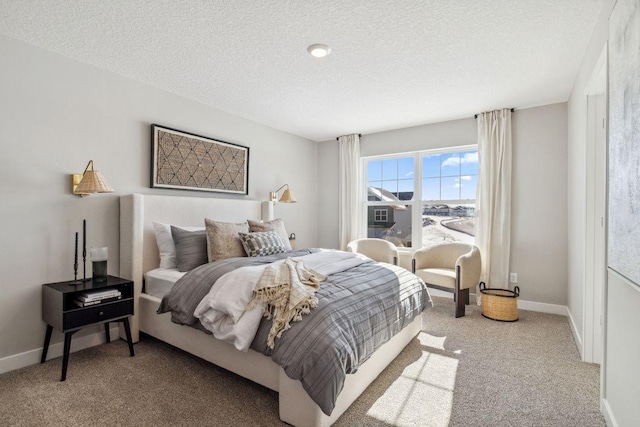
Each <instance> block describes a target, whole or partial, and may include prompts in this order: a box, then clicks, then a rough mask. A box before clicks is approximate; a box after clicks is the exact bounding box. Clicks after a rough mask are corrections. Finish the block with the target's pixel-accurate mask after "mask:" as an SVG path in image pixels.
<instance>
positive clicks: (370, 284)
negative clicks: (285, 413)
mask: <svg viewBox="0 0 640 427" xmlns="http://www.w3.org/2000/svg"><path fill="white" fill-rule="evenodd" d="M311 252H314V250H308V249H305V250H298V251H291V252H287V253H284V254H278V255H272V256H267V257H257V258H231V259H228V260H222V261H218V262H214V263H210V264H205V265H203V266H200V267H198V268H195V269H194V270H191V271H190V272H189V273H187V274H185V275H184V277H183V278H182V279H180V280H178V281H177V282H176V284H175V285H174V286H173V288H172V290H171V292H170V293H169V294H167V295H166V296H165V297H164V298H163V299H162V303H161V304H160V308H159V309H158V313H165V312H169V311H171V318H172V321H174V322H175V323H180V324H184V325H191V326H195V327H197V326H198V319H197V318H196V317H194V316H193V312H194V311H195V309H196V307H197V306H198V304H199V303H200V301H201V300H202V299H203V298H204V297H205V296H206V295H207V294H208V293H209V290H210V289H211V286H212V285H213V283H214V282H215V280H217V278H218V277H221V276H222V275H224V274H226V273H227V272H229V271H231V270H233V269H235V268H239V267H242V266H250V265H259V264H267V263H271V262H274V261H277V260H278V259H283V258H286V257H288V256H290V257H293V256H301V255H306V254H309V253H311ZM316 296H317V297H318V299H319V304H318V307H317V308H315V309H313V310H311V313H310V314H308V315H305V316H303V318H302V321H300V322H295V323H292V324H291V329H289V330H288V331H286V332H285V333H284V334H283V335H282V337H281V338H279V339H276V342H275V347H274V349H273V350H270V349H269V348H268V347H267V344H266V343H267V336H268V334H269V330H270V329H271V321H270V320H267V319H262V322H261V324H260V327H259V329H258V332H257V333H256V336H255V338H254V340H253V343H252V344H251V348H252V349H254V350H256V351H259V352H261V353H263V354H265V355H267V356H270V357H271V358H272V359H273V360H274V361H275V362H276V363H277V364H278V365H280V366H282V368H283V369H284V370H285V372H286V374H287V376H289V377H290V378H292V379H295V380H300V382H301V383H302V386H303V387H304V389H305V390H306V391H307V393H308V394H309V396H310V397H311V398H312V399H313V400H314V401H315V402H316V403H317V404H318V406H319V407H320V409H322V412H324V413H325V414H327V415H330V414H331V412H332V411H333V408H334V406H335V402H336V399H337V397H338V395H339V394H340V391H341V390H342V387H343V385H344V380H345V377H346V374H350V373H355V372H356V371H357V369H358V367H359V366H360V365H361V364H362V363H363V362H365V361H366V360H367V359H368V358H369V357H370V356H371V354H373V352H375V351H376V349H378V348H379V347H380V346H381V345H382V344H384V343H385V342H387V341H388V340H389V339H391V338H392V337H393V336H394V335H395V334H397V333H398V332H400V331H401V330H402V329H403V328H404V327H405V326H407V325H408V324H409V323H411V322H412V321H413V320H414V319H415V318H416V317H417V316H419V315H420V313H421V312H422V311H423V310H425V309H427V308H429V307H431V306H432V302H431V298H430V296H429V293H428V291H427V288H426V286H425V284H424V282H423V281H422V280H421V279H420V278H418V277H417V276H415V275H413V274H411V273H410V272H408V271H407V270H405V269H403V268H401V267H396V266H393V265H389V264H381V263H375V262H366V263H364V264H361V265H359V266H357V267H353V268H350V269H348V270H345V271H343V272H340V273H336V274H332V275H330V276H329V278H328V279H327V281H326V282H322V283H321V285H320V289H319V290H318V291H317V292H316Z"/></svg>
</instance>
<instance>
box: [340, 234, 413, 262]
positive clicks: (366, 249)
mask: <svg viewBox="0 0 640 427" xmlns="http://www.w3.org/2000/svg"><path fill="white" fill-rule="evenodd" d="M347 251H348V252H356V253H359V254H362V255H366V256H368V257H369V258H371V259H372V260H374V261H379V262H386V263H389V264H393V265H398V259H399V258H400V254H399V253H398V248H397V247H396V245H394V244H393V243H391V242H389V241H388V240H384V239H358V240H353V241H351V242H349V244H348V245H347Z"/></svg>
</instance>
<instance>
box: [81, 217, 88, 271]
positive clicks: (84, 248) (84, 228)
mask: <svg viewBox="0 0 640 427" xmlns="http://www.w3.org/2000/svg"><path fill="white" fill-rule="evenodd" d="M87 280H89V279H87V220H86V219H83V220H82V281H83V282H86V281H87Z"/></svg>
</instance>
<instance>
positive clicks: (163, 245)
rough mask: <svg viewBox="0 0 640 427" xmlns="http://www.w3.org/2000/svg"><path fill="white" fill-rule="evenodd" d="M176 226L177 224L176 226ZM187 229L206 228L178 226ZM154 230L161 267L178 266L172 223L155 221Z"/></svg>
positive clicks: (197, 229)
mask: <svg viewBox="0 0 640 427" xmlns="http://www.w3.org/2000/svg"><path fill="white" fill-rule="evenodd" d="M174 227H175V226H174ZM178 228H180V229H182V230H185V231H199V230H204V229H205V228H204V227H178ZM153 231H155V233H156V243H157V244H158V252H159V253H160V268H176V267H177V266H178V259H177V258H176V245H175V243H173V237H172V236H171V224H163V223H161V222H155V221H153Z"/></svg>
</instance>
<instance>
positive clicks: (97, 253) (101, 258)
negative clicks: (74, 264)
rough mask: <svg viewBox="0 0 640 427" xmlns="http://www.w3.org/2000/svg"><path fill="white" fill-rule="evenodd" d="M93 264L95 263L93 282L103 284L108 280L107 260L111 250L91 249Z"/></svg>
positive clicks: (103, 248) (105, 248)
mask: <svg viewBox="0 0 640 427" xmlns="http://www.w3.org/2000/svg"><path fill="white" fill-rule="evenodd" d="M90 255H91V262H92V263H93V281H94V282H102V281H105V280H107V259H108V258H109V248H107V247H102V248H91V249H90Z"/></svg>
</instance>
